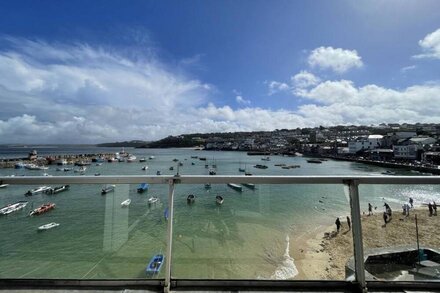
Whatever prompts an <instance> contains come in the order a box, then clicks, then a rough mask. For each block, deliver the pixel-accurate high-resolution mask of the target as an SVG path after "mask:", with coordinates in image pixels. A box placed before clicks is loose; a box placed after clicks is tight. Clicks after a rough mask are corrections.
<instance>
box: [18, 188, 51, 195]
mask: <svg viewBox="0 0 440 293" xmlns="http://www.w3.org/2000/svg"><path fill="white" fill-rule="evenodd" d="M49 189H51V187H50V186H40V187H37V188H34V189H31V190H28V191H27V192H26V193H25V194H24V195H25V196H32V195H35V194H38V193H42V192H46V191H47V190H49Z"/></svg>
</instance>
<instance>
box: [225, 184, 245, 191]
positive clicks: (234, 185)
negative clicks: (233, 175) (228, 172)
mask: <svg viewBox="0 0 440 293" xmlns="http://www.w3.org/2000/svg"><path fill="white" fill-rule="evenodd" d="M228 186H229V187H231V188H232V189H235V190H237V191H240V192H241V191H243V186H241V185H238V184H235V183H228Z"/></svg>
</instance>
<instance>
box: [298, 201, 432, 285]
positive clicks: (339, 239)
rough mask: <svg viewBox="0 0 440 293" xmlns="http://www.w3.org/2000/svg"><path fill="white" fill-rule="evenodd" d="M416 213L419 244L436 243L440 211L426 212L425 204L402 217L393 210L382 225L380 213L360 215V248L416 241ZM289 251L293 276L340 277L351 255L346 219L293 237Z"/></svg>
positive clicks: (334, 278)
mask: <svg viewBox="0 0 440 293" xmlns="http://www.w3.org/2000/svg"><path fill="white" fill-rule="evenodd" d="M416 214H417V221H418V228H419V242H420V245H421V246H430V247H432V248H438V247H440V234H439V233H437V232H438V231H439V229H440V215H439V216H435V215H434V216H429V212H428V209H427V208H418V209H413V210H411V211H410V215H409V216H408V217H405V216H404V215H402V211H401V210H398V211H394V212H393V217H392V220H391V221H390V222H389V223H387V225H386V226H385V225H384V220H383V217H382V213H380V212H378V211H376V212H375V213H374V214H373V215H372V216H368V215H362V217H361V219H362V235H363V243H364V251H365V250H368V249H369V248H379V247H391V246H399V245H414V248H416V247H417V242H416V226H415V215H416ZM290 254H291V255H292V256H293V258H294V259H295V264H296V266H297V268H298V275H297V276H296V277H295V279H297V280H313V279H327V280H343V279H345V264H346V263H347V261H348V259H349V258H350V257H351V256H352V255H353V237H352V232H351V231H350V230H348V226H347V223H346V222H342V228H341V230H340V232H339V233H336V225H332V226H328V227H317V229H316V230H315V231H310V232H308V233H306V234H304V235H301V237H298V238H297V239H295V240H294V241H293V243H292V245H291V251H290Z"/></svg>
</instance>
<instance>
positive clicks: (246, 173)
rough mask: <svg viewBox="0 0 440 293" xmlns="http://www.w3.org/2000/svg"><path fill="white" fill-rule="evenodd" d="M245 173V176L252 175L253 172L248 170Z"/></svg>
mask: <svg viewBox="0 0 440 293" xmlns="http://www.w3.org/2000/svg"><path fill="white" fill-rule="evenodd" d="M244 175H245V176H252V173H251V172H248V171H246V172H245V173H244Z"/></svg>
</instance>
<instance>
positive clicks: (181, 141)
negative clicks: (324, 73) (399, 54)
mask: <svg viewBox="0 0 440 293" xmlns="http://www.w3.org/2000/svg"><path fill="white" fill-rule="evenodd" d="M439 137H440V124H420V123H417V124H380V125H377V126H353V125H352V126H333V127H323V126H320V127H315V128H296V129H276V130H274V131H257V132H228V133H207V134H200V133H197V134H184V135H178V136H168V137H166V138H164V139H161V140H158V141H154V142H145V141H142V140H138V141H129V142H118V143H107V144H100V145H98V146H101V147H111V146H112V147H136V148H172V147H190V148H195V149H198V150H207V151H242V152H247V154H248V155H284V156H297V155H304V156H309V157H317V158H331V159H335V160H348V161H357V162H362V163H366V164H373V165H378V166H383V167H389V168H406V169H411V170H416V171H420V172H427V173H432V174H440V169H439V166H440V145H439ZM112 156H113V153H111V152H109V153H105V154H81V155H65V156H61V157H60V156H58V157H46V158H42V157H39V156H37V154H36V153H30V154H29V156H28V157H27V158H9V159H0V166H1V167H4V168H5V167H6V168H8V167H14V166H15V163H16V161H23V160H24V161H36V160H39V161H40V162H39V163H40V164H44V165H46V164H52V163H56V162H57V160H60V159H67V160H68V161H69V162H72V163H81V162H83V161H92V160H93V159H94V158H96V157H100V158H102V159H110V157H112Z"/></svg>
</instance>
